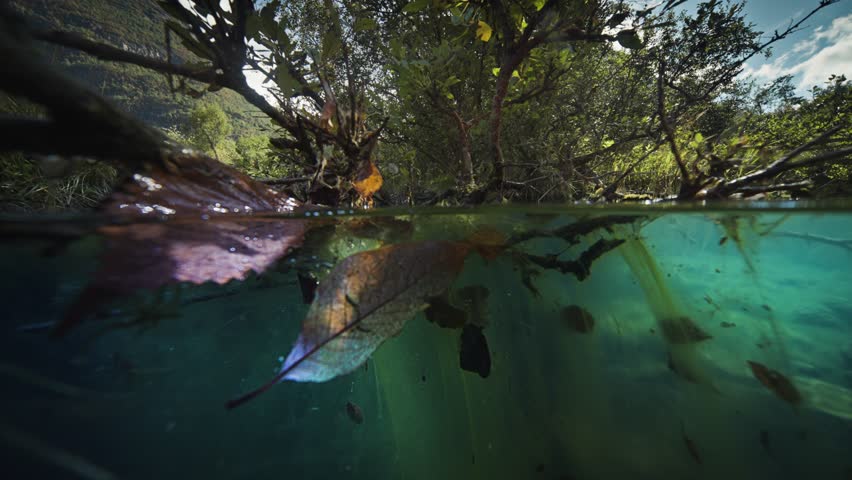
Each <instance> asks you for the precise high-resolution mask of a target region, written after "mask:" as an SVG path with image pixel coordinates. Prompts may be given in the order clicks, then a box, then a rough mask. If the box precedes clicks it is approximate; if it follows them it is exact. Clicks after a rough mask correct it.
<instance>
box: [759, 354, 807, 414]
mask: <svg viewBox="0 0 852 480" xmlns="http://www.w3.org/2000/svg"><path fill="white" fill-rule="evenodd" d="M746 363H748V366H749V367H750V368H751V372H752V374H754V378H756V379H757V380H758V381H759V382H760V383H762V384H763V386H765V387H766V388H768V389H769V390H772V392H773V393H775V395H777V396H778V398H780V399H782V400H784V401H785V402H788V403H790V404H792V405H798V404H799V403H801V402H802V394H801V393H799V390H798V389H797V388H796V386H795V385H793V382H791V381H790V380H789V379H788V378H787V377H785V376H784V375H783V374H781V373H780V372H778V371H777V370H772V369H771V368H769V367H767V366H766V365H763V364H761V363H757V362H752V361H751V360H748V361H747V362H746Z"/></svg>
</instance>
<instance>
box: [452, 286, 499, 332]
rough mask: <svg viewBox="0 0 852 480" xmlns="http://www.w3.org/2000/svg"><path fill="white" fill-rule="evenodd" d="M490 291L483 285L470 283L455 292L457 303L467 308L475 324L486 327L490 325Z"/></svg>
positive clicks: (470, 319)
mask: <svg viewBox="0 0 852 480" xmlns="http://www.w3.org/2000/svg"><path fill="white" fill-rule="evenodd" d="M489 295H490V292H489V291H488V289H487V288H485V287H483V286H482V285H469V286H467V287H464V288H460V289H459V290H458V291H456V292H455V297H454V298H456V299H457V300H456V303H458V304H459V305H461V306H462V307H463V308H464V309H465V310H467V312H468V314H469V315H470V317H469V321H470V323H472V324H473V325H476V326H478V327H482V328H485V327H486V326H487V325H488V296H489Z"/></svg>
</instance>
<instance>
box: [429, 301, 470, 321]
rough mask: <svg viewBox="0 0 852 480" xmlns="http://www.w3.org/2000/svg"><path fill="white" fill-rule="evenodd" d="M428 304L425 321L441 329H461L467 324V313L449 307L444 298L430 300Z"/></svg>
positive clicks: (448, 302) (451, 306)
mask: <svg viewBox="0 0 852 480" xmlns="http://www.w3.org/2000/svg"><path fill="white" fill-rule="evenodd" d="M428 302H429V306H428V307H427V308H426V311H425V312H424V313H425V314H426V320H429V321H430V322H432V323H434V324H436V325H438V326H439V327H442V328H461V327H462V326H464V324H465V323H467V312H465V311H464V310H462V309H461V308H456V307H454V306H453V305H451V304H450V301H449V300H448V299H447V297H446V296H441V297H434V298H430V299H429V300H428Z"/></svg>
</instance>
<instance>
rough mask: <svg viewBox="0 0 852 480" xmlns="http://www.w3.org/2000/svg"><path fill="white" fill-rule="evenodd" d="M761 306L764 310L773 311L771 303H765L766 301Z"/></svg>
mask: <svg viewBox="0 0 852 480" xmlns="http://www.w3.org/2000/svg"><path fill="white" fill-rule="evenodd" d="M761 308H763V309H764V310H766V311H767V312H771V311H772V307H770V306H769V305H767V304H765V303H764V304H763V305H761Z"/></svg>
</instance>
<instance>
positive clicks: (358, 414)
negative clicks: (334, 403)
mask: <svg viewBox="0 0 852 480" xmlns="http://www.w3.org/2000/svg"><path fill="white" fill-rule="evenodd" d="M346 416H348V417H349V419H350V420H352V421H353V422H355V423H357V424H358V425H360V424H362V423H364V412H363V411H362V410H361V407H359V406H358V405H355V404H354V403H352V402H346Z"/></svg>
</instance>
